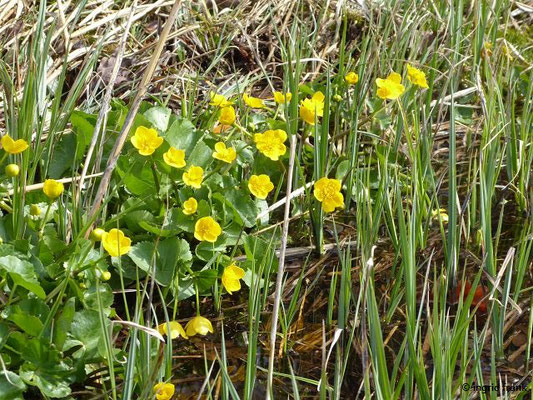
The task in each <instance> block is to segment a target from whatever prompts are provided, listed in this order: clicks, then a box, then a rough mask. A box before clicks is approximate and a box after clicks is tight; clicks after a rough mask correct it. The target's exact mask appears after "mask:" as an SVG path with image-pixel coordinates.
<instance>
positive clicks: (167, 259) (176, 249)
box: [155, 237, 192, 286]
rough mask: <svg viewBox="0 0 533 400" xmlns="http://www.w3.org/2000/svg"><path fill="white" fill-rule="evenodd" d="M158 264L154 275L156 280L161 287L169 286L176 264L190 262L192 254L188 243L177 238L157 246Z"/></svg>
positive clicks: (164, 241)
mask: <svg viewBox="0 0 533 400" xmlns="http://www.w3.org/2000/svg"><path fill="white" fill-rule="evenodd" d="M157 250H158V252H159V262H158V263H157V269H156V273H155V277H156V280H157V282H158V283H159V284H161V285H163V286H168V285H170V283H171V281H172V277H173V276H174V272H175V270H176V267H177V266H178V264H183V263H187V262H190V261H191V260H192V254H191V251H190V249H189V243H188V242H187V241H186V240H183V239H178V238H177V237H173V238H168V239H165V240H163V241H161V242H160V243H159V245H158V246H157Z"/></svg>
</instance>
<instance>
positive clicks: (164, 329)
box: [157, 321, 189, 339]
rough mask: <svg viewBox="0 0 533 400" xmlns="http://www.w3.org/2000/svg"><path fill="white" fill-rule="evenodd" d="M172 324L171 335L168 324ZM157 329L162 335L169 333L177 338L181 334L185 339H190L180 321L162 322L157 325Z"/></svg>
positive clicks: (173, 337)
mask: <svg viewBox="0 0 533 400" xmlns="http://www.w3.org/2000/svg"><path fill="white" fill-rule="evenodd" d="M169 325H170V335H168V326H169ZM157 331H158V332H159V333H160V334H161V335H167V336H170V337H171V338H172V339H177V338H179V337H180V336H181V337H182V338H184V339H188V338H189V337H188V336H187V334H186V333H185V329H183V326H181V324H180V323H179V322H178V321H170V322H169V323H168V324H167V323H166V322H164V323H162V324H160V325H158V326H157Z"/></svg>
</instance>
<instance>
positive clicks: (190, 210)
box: [183, 197, 198, 215]
mask: <svg viewBox="0 0 533 400" xmlns="http://www.w3.org/2000/svg"><path fill="white" fill-rule="evenodd" d="M197 209H198V202H197V201H196V199H195V198H194V197H189V199H188V200H186V201H185V202H183V214H185V215H192V214H194V213H195V212H196V210H197Z"/></svg>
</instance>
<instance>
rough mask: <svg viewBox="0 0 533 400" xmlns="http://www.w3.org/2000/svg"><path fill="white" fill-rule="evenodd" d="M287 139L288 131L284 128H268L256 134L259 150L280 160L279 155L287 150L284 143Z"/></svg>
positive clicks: (273, 158)
mask: <svg viewBox="0 0 533 400" xmlns="http://www.w3.org/2000/svg"><path fill="white" fill-rule="evenodd" d="M286 140H287V133H286V132H285V131H284V130H282V129H276V130H268V131H266V132H264V133H256V134H255V135H254V141H255V144H256V146H257V150H259V151H260V152H261V153H262V154H264V155H265V156H267V157H268V158H270V159H271V160H273V161H277V160H279V157H280V156H282V155H284V154H285V152H286V151H287V148H286V147H285V145H284V142H285V141H286Z"/></svg>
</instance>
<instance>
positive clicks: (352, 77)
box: [344, 71, 359, 85]
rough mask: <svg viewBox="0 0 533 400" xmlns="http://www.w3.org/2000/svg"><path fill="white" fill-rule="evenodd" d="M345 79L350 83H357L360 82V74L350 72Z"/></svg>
mask: <svg viewBox="0 0 533 400" xmlns="http://www.w3.org/2000/svg"><path fill="white" fill-rule="evenodd" d="M344 80H345V81H346V82H347V83H349V84H350V85H355V84H356V83H357V82H359V75H357V74H356V73H355V72H353V71H352V72H348V73H347V74H346V76H345V77H344Z"/></svg>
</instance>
